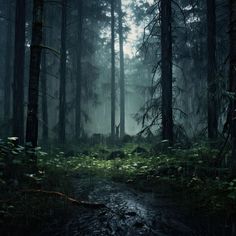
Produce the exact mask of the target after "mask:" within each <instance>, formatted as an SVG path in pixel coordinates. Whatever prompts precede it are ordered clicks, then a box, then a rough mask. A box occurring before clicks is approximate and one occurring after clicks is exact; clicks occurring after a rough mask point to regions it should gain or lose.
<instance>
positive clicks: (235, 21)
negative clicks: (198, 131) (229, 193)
mask: <svg viewBox="0 0 236 236" xmlns="http://www.w3.org/2000/svg"><path fill="white" fill-rule="evenodd" d="M229 77H230V78H229V79H230V92H231V93H233V94H234V99H233V101H232V103H231V105H230V111H231V135H232V144H233V150H232V163H231V167H232V174H233V175H234V176H235V175H236V2H235V1H234V0H230V76H229Z"/></svg>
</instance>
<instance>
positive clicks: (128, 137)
mask: <svg viewBox="0 0 236 236" xmlns="http://www.w3.org/2000/svg"><path fill="white" fill-rule="evenodd" d="M132 141H133V137H132V136H130V135H128V134H126V135H125V136H124V137H123V138H122V142H123V143H131V142H132Z"/></svg>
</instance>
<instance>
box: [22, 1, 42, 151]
mask: <svg viewBox="0 0 236 236" xmlns="http://www.w3.org/2000/svg"><path fill="white" fill-rule="evenodd" d="M43 2H44V1H43V0H34V1H33V25H32V40H31V46H30V75H29V94H28V111H27V126H26V144H27V146H30V147H32V148H35V147H36V146H37V142H38V95H39V75H40V62H41V52H42V47H41V45H42V38H43V30H42V24H43V23H42V22H43Z"/></svg>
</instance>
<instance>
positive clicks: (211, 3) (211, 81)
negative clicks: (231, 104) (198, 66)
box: [207, 0, 218, 139]
mask: <svg viewBox="0 0 236 236" xmlns="http://www.w3.org/2000/svg"><path fill="white" fill-rule="evenodd" d="M207 26H208V33H207V47H208V66H207V83H208V137H209V139H216V138H217V134H218V112H217V110H218V99H217V96H218V95H217V92H218V89H217V78H216V3H215V0H208V1H207Z"/></svg>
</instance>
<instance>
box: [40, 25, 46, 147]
mask: <svg viewBox="0 0 236 236" xmlns="http://www.w3.org/2000/svg"><path fill="white" fill-rule="evenodd" d="M43 36H44V37H43V38H44V39H43V41H44V44H46V43H47V40H46V29H44V31H43ZM41 90H42V122H43V125H42V127H43V130H42V142H43V143H44V144H47V143H48V100H47V56H46V51H45V50H43V51H42V73H41Z"/></svg>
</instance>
